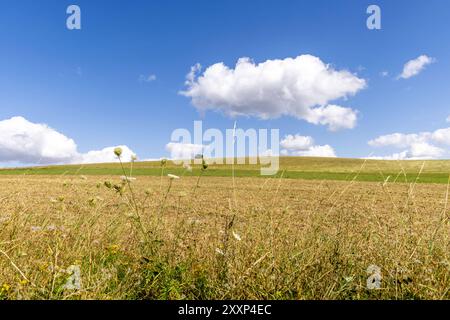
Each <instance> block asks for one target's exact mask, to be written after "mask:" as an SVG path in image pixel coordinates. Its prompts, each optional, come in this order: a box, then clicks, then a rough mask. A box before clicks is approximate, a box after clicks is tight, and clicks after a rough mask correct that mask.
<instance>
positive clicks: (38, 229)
mask: <svg viewBox="0 0 450 320" xmlns="http://www.w3.org/2000/svg"><path fill="white" fill-rule="evenodd" d="M41 230H42V227H39V226H31V232H38V231H41Z"/></svg>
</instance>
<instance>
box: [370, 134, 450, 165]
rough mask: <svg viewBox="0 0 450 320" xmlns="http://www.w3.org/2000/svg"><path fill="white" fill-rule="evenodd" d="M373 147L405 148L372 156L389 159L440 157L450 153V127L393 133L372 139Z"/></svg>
mask: <svg viewBox="0 0 450 320" xmlns="http://www.w3.org/2000/svg"><path fill="white" fill-rule="evenodd" d="M368 143H369V145H370V146H371V147H378V148H382V147H393V148H397V149H403V150H402V151H401V152H399V153H394V154H392V155H390V156H386V157H371V158H373V159H387V160H407V159H409V160H413V159H416V160H417V159H439V158H442V157H445V156H448V155H449V150H448V149H447V148H446V146H448V145H450V128H443V129H438V130H435V131H433V132H420V133H409V134H405V133H393V134H388V135H383V136H379V137H377V138H376V139H373V140H370V141H369V142H368Z"/></svg>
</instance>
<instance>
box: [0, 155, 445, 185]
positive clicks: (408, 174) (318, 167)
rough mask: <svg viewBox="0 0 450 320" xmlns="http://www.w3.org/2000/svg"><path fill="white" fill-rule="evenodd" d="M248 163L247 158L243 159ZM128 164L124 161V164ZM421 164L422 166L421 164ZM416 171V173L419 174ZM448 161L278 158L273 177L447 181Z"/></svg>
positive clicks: (96, 168) (220, 169)
mask: <svg viewBox="0 0 450 320" xmlns="http://www.w3.org/2000/svg"><path fill="white" fill-rule="evenodd" d="M246 162H247V163H248V162H249V160H248V159H246ZM128 165H129V164H127V166H128ZM422 166H423V167H422ZM200 168H201V165H193V170H192V172H189V171H187V170H185V169H184V168H183V166H181V165H175V164H173V163H172V162H171V161H168V163H167V166H166V169H165V170H166V171H167V172H169V171H170V172H171V173H173V174H176V175H183V176H198V175H200V173H201V170H200ZM419 173H420V175H419ZM122 174H123V173H122V169H121V167H120V165H119V164H112V163H109V164H88V165H69V166H68V165H64V166H48V167H31V168H13V169H1V170H0V175H122ZM203 174H204V175H205V176H211V177H229V176H231V165H226V164H222V165H210V166H209V168H208V170H207V171H206V172H204V173H203ZM449 174H450V160H430V161H380V160H362V159H344V158H308V157H281V158H280V170H279V172H278V174H277V175H276V176H277V177H279V176H281V175H282V176H283V177H284V178H291V179H306V180H340V181H350V180H353V179H355V180H357V181H382V182H384V181H385V180H386V179H387V178H388V177H389V181H396V182H418V183H447V182H448V177H449ZM133 175H135V176H159V175H161V167H160V162H159V161H156V162H136V163H134V165H133ZM235 175H236V177H261V175H260V166H259V165H250V164H245V165H235Z"/></svg>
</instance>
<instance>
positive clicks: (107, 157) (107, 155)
mask: <svg viewBox="0 0 450 320" xmlns="http://www.w3.org/2000/svg"><path fill="white" fill-rule="evenodd" d="M117 147H120V148H122V155H121V158H122V161H124V162H128V161H130V160H131V156H132V155H134V152H133V151H132V150H131V149H130V148H128V147H127V146H124V145H122V146H114V147H107V148H104V149H102V150H93V151H89V152H86V153H84V154H81V155H80V157H79V159H80V160H79V161H77V160H75V162H80V163H101V162H118V158H117V157H116V155H115V154H114V149H115V148H117Z"/></svg>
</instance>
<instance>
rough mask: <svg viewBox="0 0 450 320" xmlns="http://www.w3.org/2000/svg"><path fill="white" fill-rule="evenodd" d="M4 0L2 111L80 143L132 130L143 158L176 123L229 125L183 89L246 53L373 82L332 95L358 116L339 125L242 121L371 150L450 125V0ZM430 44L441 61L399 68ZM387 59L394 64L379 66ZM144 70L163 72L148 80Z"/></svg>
mask: <svg viewBox="0 0 450 320" xmlns="http://www.w3.org/2000/svg"><path fill="white" fill-rule="evenodd" d="M2 4H3V5H2V9H1V10H0V21H1V24H2V28H0V39H1V50H0V70H1V72H0V88H1V89H0V103H1V108H0V120H6V119H10V118H12V117H14V116H21V117H24V118H25V119H27V120H28V121H29V122H32V123H45V124H48V125H49V126H50V127H51V128H53V129H55V130H57V131H58V132H60V133H62V134H64V135H65V136H67V137H69V138H71V139H73V140H74V141H75V143H76V145H77V146H78V151H79V152H80V153H84V152H88V151H89V150H100V149H102V148H104V147H107V146H114V145H119V144H123V145H127V146H129V147H130V148H131V149H132V150H133V151H135V152H136V153H137V154H138V155H139V156H140V157H141V158H159V157H161V156H166V155H167V151H166V150H165V146H166V144H167V143H168V142H169V141H170V135H171V133H172V131H173V130H174V129H176V128H187V129H191V128H192V126H193V121H194V120H203V122H204V124H203V125H204V127H206V128H209V127H213V128H219V129H226V128H231V127H232V126H233V122H234V119H232V118H231V117H229V116H227V115H224V114H223V113H220V112H214V111H207V112H206V113H205V114H201V113H199V112H198V110H197V109H196V108H195V107H194V106H193V105H192V102H191V99H190V98H189V97H186V96H183V95H180V94H179V92H180V91H181V90H185V89H186V86H185V84H184V82H185V77H186V74H187V73H188V72H189V70H190V68H191V66H193V65H195V64H196V63H200V64H201V65H202V66H203V68H204V69H206V68H207V67H208V66H211V65H213V64H215V63H218V62H223V63H224V64H225V65H227V66H228V67H230V68H234V66H235V64H236V61H237V60H238V59H239V58H241V57H250V58H251V59H252V60H253V61H254V63H256V64H258V63H261V62H264V61H266V60H271V59H285V58H289V57H291V58H295V57H297V56H300V55H304V54H309V55H313V56H315V57H318V58H320V59H321V60H322V61H323V62H324V63H326V64H331V65H332V67H333V68H335V69H336V70H348V71H350V72H352V73H355V74H356V75H357V77H358V78H361V79H364V80H365V81H366V84H367V85H366V88H365V89H362V90H359V91H358V92H357V93H356V94H355V95H354V96H349V97H348V99H337V100H333V101H331V102H330V103H332V104H337V105H342V106H345V107H348V108H352V109H354V110H358V120H357V123H356V126H355V127H354V128H353V129H345V130H339V131H336V132H332V131H330V130H329V129H328V128H327V126H326V125H320V124H319V125H318V124H313V123H309V122H308V121H305V120H302V119H298V118H296V117H293V116H288V115H285V116H281V117H279V118H276V119H265V120H261V119H259V118H257V117H254V116H249V117H246V116H240V117H237V118H236V119H237V121H238V125H239V127H241V128H244V129H246V128H279V129H280V136H282V137H283V136H285V135H289V134H291V135H295V134H299V135H302V136H311V137H313V138H314V140H315V143H316V144H318V145H325V144H328V145H330V146H332V147H333V149H334V150H335V153H336V154H337V155H338V156H342V157H366V156H368V155H369V154H371V153H374V154H377V155H381V156H386V155H389V154H391V153H393V152H395V151H399V152H400V151H402V150H403V149H408V148H410V147H411V145H405V146H401V147H399V146H398V145H394V144H385V145H383V148H381V149H380V148H376V147H374V146H373V144H372V145H369V144H368V141H370V140H372V139H375V138H377V137H379V136H382V135H387V134H391V133H396V132H398V133H402V134H403V133H404V134H406V133H416V134H419V133H420V132H430V133H432V132H434V131H435V130H438V129H443V128H447V127H449V126H450V125H449V123H447V122H446V118H447V117H448V116H449V115H450V105H449V101H450V90H448V85H449V83H450V72H449V70H450V59H449V58H450V42H449V41H448V32H449V31H450V2H448V1H445V0H431V1H400V0H399V1H360V0H359V1H356V0H353V1H350V0H349V1H344V0H343V1H328V0H319V1H317V0H315V1H299V0H297V1H269V0H265V1H256V0H254V1H250V0H248V1H242V0H240V1H235V0H231V1H206V0H205V1H200V0H195V1H194V0H190V1H181V0H180V1H137V0H136V1H127V2H126V1H101V0H89V1H84V0H73V1H63V0H58V1H55V0H53V1H51V0H42V1H31V0H30V1H24V0H19V1H17V0H15V1H12V0H11V1H3V2H2ZM70 4H76V5H78V6H79V7H80V8H81V20H82V29H81V30H68V29H67V28H66V25H65V23H66V18H67V17H68V15H67V14H66V8H67V6H68V5H70ZM370 4H377V5H379V6H380V8H381V10H382V29H381V30H368V29H367V27H366V19H367V17H368V15H367V14H366V8H367V7H368V5H370ZM421 55H426V56H428V57H432V58H433V59H434V60H433V61H434V62H433V63H431V64H430V65H427V66H426V68H424V69H423V70H422V71H421V72H420V73H419V74H417V75H416V76H414V77H411V78H408V79H397V76H398V75H399V74H400V73H401V72H402V70H403V66H404V64H405V63H407V62H408V61H410V60H413V59H415V58H417V57H419V56H421ZM204 69H203V70H204ZM384 71H387V72H388V73H389V75H388V76H384V77H383V76H381V75H380V73H381V72H384ZM141 75H144V76H146V77H147V76H149V75H155V76H156V79H155V80H153V81H149V82H146V81H140V80H139V77H140V76H141ZM0 139H1V137H0ZM424 139H427V138H424ZM384 147H386V148H384ZM397 147H399V148H398V150H394V149H396V148H397ZM402 148H403V149H402ZM4 152H7V151H4ZM0 155H1V151H0ZM1 160H2V159H0V162H1ZM14 161H16V162H20V159H17V160H14Z"/></svg>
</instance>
